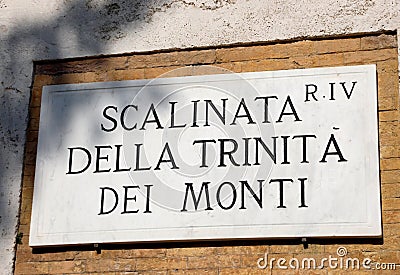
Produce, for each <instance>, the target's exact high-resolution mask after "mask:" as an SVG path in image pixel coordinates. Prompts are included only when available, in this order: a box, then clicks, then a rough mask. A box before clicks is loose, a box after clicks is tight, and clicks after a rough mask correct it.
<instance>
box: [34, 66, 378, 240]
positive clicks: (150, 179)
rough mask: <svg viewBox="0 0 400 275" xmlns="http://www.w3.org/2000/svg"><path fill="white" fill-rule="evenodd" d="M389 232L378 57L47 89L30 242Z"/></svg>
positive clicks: (45, 90) (373, 234)
mask: <svg viewBox="0 0 400 275" xmlns="http://www.w3.org/2000/svg"><path fill="white" fill-rule="evenodd" d="M380 235H381V206H380V187H379V154H378V122H377V83H376V68H375V66H374V65H363V66H350V67H335V68H317V69H303V70H289V71H275V72H254V73H241V74H218V75H204V76H191V77H174V78H159V79H154V80H137V81H121V82H105V83H87V84H70V85H56V86H46V87H44V90H43V97H42V106H41V119H40V129H39V144H38V153H37V163H36V177H35V186H34V199H33V209H32V221H31V232H30V240H29V242H30V245H31V246H46V245H63V244H81V243H82V244H83V243H106V242H107V243H113V242H142V241H170V240H198V239H237V238H238V239H239V238H281V237H285V238H286V237H335V236H341V237H352V236H380Z"/></svg>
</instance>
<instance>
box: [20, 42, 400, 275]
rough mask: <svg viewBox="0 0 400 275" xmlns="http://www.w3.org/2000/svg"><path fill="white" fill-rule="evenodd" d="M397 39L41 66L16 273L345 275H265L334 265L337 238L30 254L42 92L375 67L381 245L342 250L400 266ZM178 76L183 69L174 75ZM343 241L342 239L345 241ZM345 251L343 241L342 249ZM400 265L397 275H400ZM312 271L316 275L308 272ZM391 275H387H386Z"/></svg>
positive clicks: (28, 148)
mask: <svg viewBox="0 0 400 275" xmlns="http://www.w3.org/2000/svg"><path fill="white" fill-rule="evenodd" d="M396 49H397V41H396V36H395V35H393V34H380V35H363V36H358V37H352V38H350V39H349V38H336V39H321V40H312V41H311V40H303V41H297V42H288V43H269V44H263V45H248V46H241V47H233V46H232V47H226V48H219V47H214V48H213V47H209V48H207V49H199V50H191V51H186V50H184V51H173V50H172V51H167V52H162V53H148V54H131V55H124V56H115V57H99V58H95V59H84V60H74V61H61V62H44V63H41V64H39V65H36V66H35V72H36V74H35V77H34V82H33V88H32V98H31V101H30V108H29V110H30V120H29V126H28V130H27V137H26V140H27V142H26V154H25V165H24V177H23V185H22V196H21V198H22V202H21V211H20V226H19V229H18V231H19V232H21V233H23V234H24V237H23V239H22V244H20V245H18V246H17V254H16V255H17V257H16V268H15V274H216V275H223V274H280V273H282V274H303V273H304V274H343V273H344V272H346V270H345V269H336V270H335V269H329V268H327V267H326V268H324V269H322V270H320V269H318V270H301V271H298V272H297V271H296V270H289V271H288V270H278V269H272V270H271V269H269V268H268V269H266V270H262V269H258V268H257V259H258V258H260V257H264V255H265V253H268V255H269V259H271V258H273V257H274V258H276V259H278V258H281V257H282V258H285V259H286V260H289V259H291V258H292V257H295V258H297V259H299V260H301V259H303V258H305V257H308V258H309V257H313V258H315V259H317V260H318V261H320V259H322V258H324V257H325V258H328V257H329V256H332V257H337V254H336V250H337V248H338V247H339V246H340V245H339V244H336V243H335V242H336V241H335V240H330V241H326V240H325V241H320V242H321V243H319V244H318V243H312V244H310V245H309V247H308V248H307V249H304V248H303V246H302V245H301V244H299V243H298V242H297V243H296V242H292V243H291V242H290V241H284V240H278V241H276V240H275V241H271V240H266V241H262V240H260V241H256V242H255V241H241V242H226V241H225V242H219V243H217V242H208V243H204V242H201V243H197V244H196V243H191V244H190V243H186V244H182V243H180V244H167V243H164V244H156V245H151V244H145V245H143V244H142V245H141V244H132V245H124V246H121V245H108V246H107V247H104V249H103V250H102V251H101V253H100V254H97V253H96V251H94V249H93V248H88V247H83V248H82V247H80V248H77V247H70V248H61V249H54V248H53V249H52V248H47V249H42V250H40V251H35V253H33V251H32V249H31V248H30V247H29V246H28V238H29V226H30V214H31V204H32V191H33V184H34V178H33V176H34V167H35V156H36V146H37V135H38V121H39V115H40V114H39V112H38V110H39V107H40V96H41V90H42V89H41V88H42V86H43V85H50V84H64V83H81V82H88V81H89V82H94V81H104V80H128V79H142V78H153V77H158V76H160V75H161V74H164V73H166V72H170V71H171V70H172V71H173V72H172V73H168V74H167V75H163V76H177V75H196V74H205V73H210V72H212V71H211V69H212V68H211V67H210V65H212V66H218V67H223V68H227V69H230V70H232V71H234V72H246V71H261V70H281V69H298V68H306V67H321V66H344V65H356V64H367V63H368V64H376V65H377V73H378V104H379V113H378V115H379V138H380V154H381V156H380V161H381V189H382V217H383V243H376V244H374V243H373V241H372V240H367V241H365V240H364V242H365V243H363V242H362V241H359V240H357V239H350V240H348V243H346V244H343V243H341V245H342V246H345V247H346V248H347V250H348V252H349V254H348V255H349V257H352V258H358V259H360V261H362V259H364V258H365V257H369V258H371V259H372V260H373V261H375V262H380V263H400V247H399V243H400V237H399V233H400V196H399V194H400V191H399V190H400V189H399V186H400V139H399V135H400V124H399V119H400V111H399V96H398V89H399V86H398V73H397V67H398V54H397V50H396ZM177 68H183V69H179V70H175V69H177ZM342 242H343V240H342ZM339 243H340V242H339ZM399 268H400V267H399V266H398V267H397V270H398V269H399ZM308 271H309V273H307V272H308ZM349 271H350V273H351V274H364V273H368V274H370V273H372V274H380V273H374V272H377V271H376V270H375V271H374V270H371V271H372V272H368V271H366V270H364V269H360V270H352V269H351V270H349ZM390 272H393V271H388V273H390Z"/></svg>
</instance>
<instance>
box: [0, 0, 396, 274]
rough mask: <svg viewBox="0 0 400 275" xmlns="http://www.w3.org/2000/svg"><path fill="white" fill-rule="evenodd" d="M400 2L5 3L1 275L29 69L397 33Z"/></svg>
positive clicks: (16, 186) (16, 189)
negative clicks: (122, 56) (49, 63)
mask: <svg viewBox="0 0 400 275" xmlns="http://www.w3.org/2000/svg"><path fill="white" fill-rule="evenodd" d="M399 13H400V3H399V1H392V0H363V1H361V0H360V1H351V0H346V1H333V0H329V1H307V2H306V3H303V2H301V1H295V0H289V1H280V0H275V1H268V2H266V1H263V0H248V1H243V0H202V1H200V0H146V1H145V0H134V1H128V0H85V1H83V0H64V1H48V0H33V1H25V0H0V48H1V51H0V142H1V143H0V145H1V146H0V230H1V237H0V247H1V248H2V249H1V250H0V266H2V267H5V268H3V269H2V270H1V271H0V273H4V274H8V273H11V272H12V271H11V270H12V262H13V260H12V258H13V255H14V252H13V250H14V243H15V233H16V225H17V216H18V208H19V196H20V185H21V175H22V161H23V153H24V144H25V130H26V128H27V121H28V120H27V117H28V102H29V95H30V89H31V88H30V86H31V83H32V74H33V61H34V60H44V59H61V58H66V57H78V56H93V55H100V54H116V53H125V52H139V51H149V50H159V49H171V48H188V47H194V46H196V47H197V46H211V45H221V44H232V43H243V42H259V41H271V40H286V39H292V38H298V37H315V36H325V35H341V34H352V33H363V32H375V31H382V30H398V29H399V27H400V15H399Z"/></svg>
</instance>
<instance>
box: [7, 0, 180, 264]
mask: <svg viewBox="0 0 400 275" xmlns="http://www.w3.org/2000/svg"><path fill="white" fill-rule="evenodd" d="M17 2H23V1H17ZM33 2H35V3H38V2H40V1H33ZM42 2H45V1H42ZM55 2H56V1H55ZM174 2H176V1H173V0H151V1H149V0H126V1H124V0H105V1H104V0H86V1H81V0H64V1H63V2H62V3H61V4H55V3H52V4H49V5H51V8H49V10H52V8H53V6H54V5H59V6H57V7H56V8H55V10H57V12H58V13H57V14H50V13H49V12H44V16H43V17H41V18H39V19H37V20H33V19H32V20H31V19H29V18H14V19H13V18H11V19H8V21H10V22H9V23H8V25H2V24H1V23H0V31H1V32H2V34H1V36H0V45H1V49H2V50H1V52H0V144H1V149H0V228H1V237H0V246H1V247H6V248H7V250H8V251H9V255H7V256H10V258H9V259H10V263H9V262H7V264H9V265H10V268H11V265H12V262H11V259H12V257H13V251H12V247H13V245H14V239H15V235H16V232H15V226H16V223H17V219H16V217H17V215H18V207H19V196H20V195H19V192H20V184H21V178H20V177H21V171H22V160H23V154H24V153H23V152H24V146H25V131H26V127H27V121H28V107H29V98H30V92H31V85H32V73H33V72H32V70H33V62H32V61H37V60H45V59H62V58H66V57H78V56H90V55H98V54H107V53H108V52H107V49H109V48H111V46H112V45H114V43H123V39H124V38H125V37H126V36H127V33H128V32H135V29H137V28H142V27H143V25H144V24H148V23H150V22H151V20H152V16H153V14H154V13H156V12H158V11H164V10H165V9H167V8H168V7H170V6H171V5H172V4H173V3H174ZM9 3H10V4H7V0H0V12H1V13H3V15H4V14H5V15H7V14H13V13H14V14H16V13H15V10H14V11H12V7H13V6H15V5H18V4H15V3H13V2H11V0H10V2H9ZM19 5H21V4H19ZM22 5H23V4H22ZM27 5H29V4H27ZM31 5H33V4H31ZM38 8H40V9H42V10H45V9H46V8H45V7H43V6H38V7H35V6H32V7H26V5H25V6H24V9H27V10H29V9H31V10H32V12H33V13H34V12H35V11H36V10H37V9H38ZM14 9H17V8H14ZM0 17H2V15H0ZM33 18H37V17H33ZM2 21H3V22H7V20H6V21H4V20H2ZM11 21H12V22H11ZM22 22H23V23H22ZM161 31H162V30H161ZM118 41H121V42H118ZM23 241H24V242H28V239H27V238H26V239H25V238H24V240H23ZM6 261H8V260H6Z"/></svg>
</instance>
